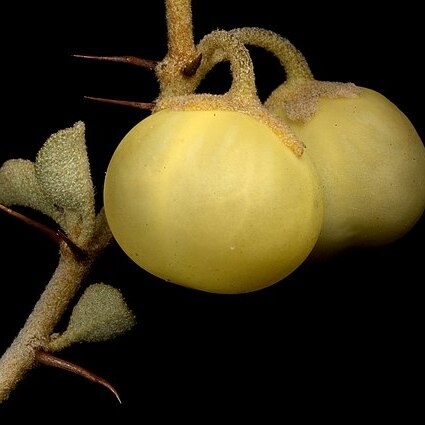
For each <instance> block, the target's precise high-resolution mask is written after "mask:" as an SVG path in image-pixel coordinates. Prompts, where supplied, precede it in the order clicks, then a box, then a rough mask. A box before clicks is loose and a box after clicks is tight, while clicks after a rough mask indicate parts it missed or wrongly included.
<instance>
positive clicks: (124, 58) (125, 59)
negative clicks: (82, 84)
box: [72, 55, 158, 71]
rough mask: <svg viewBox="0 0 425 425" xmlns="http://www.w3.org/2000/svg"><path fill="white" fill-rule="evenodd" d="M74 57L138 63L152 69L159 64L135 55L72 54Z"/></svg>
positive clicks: (131, 63)
mask: <svg viewBox="0 0 425 425" xmlns="http://www.w3.org/2000/svg"><path fill="white" fill-rule="evenodd" d="M72 56H73V57H74V58H82V59H94V60H98V61H108V62H120V63H129V64H130V65H136V66H138V67H140V68H146V69H149V70H151V71H153V70H155V68H156V66H157V65H158V62H157V61H154V60H151V59H142V58H137V57H135V56H92V55H72Z"/></svg>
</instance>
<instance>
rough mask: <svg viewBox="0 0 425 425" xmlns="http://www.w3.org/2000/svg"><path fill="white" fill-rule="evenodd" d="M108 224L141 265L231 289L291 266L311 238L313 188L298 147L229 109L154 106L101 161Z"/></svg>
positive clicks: (199, 285)
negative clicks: (157, 109) (105, 164)
mask: <svg viewBox="0 0 425 425" xmlns="http://www.w3.org/2000/svg"><path fill="white" fill-rule="evenodd" d="M104 202H105V211H106V216H107V220H108V223H109V226H110V228H111V231H112V233H113V235H114V237H115V238H116V240H117V242H118V244H119V245H120V246H121V247H122V249H123V250H124V251H125V252H126V254H127V255H128V256H129V257H130V258H131V259H132V260H134V261H135V262H136V263H137V264H138V265H139V266H141V267H142V268H144V269H145V270H147V271H149V272H150V273H152V274H154V275H156V276H158V277H160V278H162V279H165V280H168V281H171V282H174V283H177V284H181V285H184V286H187V287H191V288H196V289H200V290H204V291H209V292H217V293H241V292H248V291H253V290H257V289H260V288H263V287H266V286H268V285H271V284H273V283H275V282H277V281H279V280H281V279H283V278H284V277H285V276H287V275H288V274H289V273H291V272H292V271H293V270H294V269H296V268H297V267H298V266H299V265H300V264H301V263H302V262H303V261H304V259H305V258H306V257H307V256H308V255H309V253H310V251H311V250H312V248H313V246H314V244H315V243H316V240H317V238H318V235H319V232H320V228H321V225H322V218H323V206H322V193H321V188H320V186H319V184H318V179H317V176H316V174H315V171H314V167H313V166H312V165H311V163H310V161H309V159H308V156H307V155H302V156H301V157H299V156H297V155H295V154H294V153H293V152H292V151H291V150H290V149H288V148H287V147H286V146H285V145H284V144H283V143H282V141H281V139H280V138H279V136H278V135H277V134H276V133H275V132H273V131H272V130H271V129H270V128H269V127H268V126H267V125H265V124H263V123H262V122H260V121H258V120H256V119H255V118H253V117H252V116H249V115H247V114H244V113H240V112H234V111H222V110H215V111H189V110H186V111H174V110H163V111H160V112H157V113H154V114H153V115H151V116H149V117H148V118H146V119H145V120H143V121H142V122H140V123H139V124H138V125H136V126H135V127H134V128H133V129H132V130H131V131H130V132H129V133H128V134H127V135H126V136H125V138H124V139H123V140H122V142H121V143H120V145H119V146H118V148H117V150H116V151H115V153H114V155H113V157H112V159H111V162H110V164H109V167H108V170H107V174H106V180H105V189H104Z"/></svg>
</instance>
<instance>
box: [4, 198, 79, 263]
mask: <svg viewBox="0 0 425 425" xmlns="http://www.w3.org/2000/svg"><path fill="white" fill-rule="evenodd" d="M0 210H1V211H3V212H5V213H6V214H9V215H11V216H12V217H15V218H17V219H18V220H21V221H23V222H24V223H25V224H28V225H29V226H31V227H34V228H35V229H36V230H38V231H40V232H42V233H44V234H45V235H46V236H48V237H49V238H50V239H52V240H53V241H54V242H56V243H58V244H60V243H61V242H64V243H65V244H66V245H67V246H68V248H69V249H70V250H71V252H72V253H73V254H74V256H75V257H76V258H77V259H78V260H83V259H84V258H85V253H84V251H83V250H82V249H81V248H80V247H78V246H77V245H76V244H75V243H74V242H72V241H71V239H69V238H68V236H66V235H65V234H64V233H62V232H61V231H60V230H53V229H52V228H50V227H49V226H46V225H45V224H43V223H40V222H39V221H36V220H33V219H32V218H29V217H27V216H26V215H23V214H21V213H18V212H17V211H14V210H12V209H11V208H8V207H6V206H5V205H3V204H0Z"/></svg>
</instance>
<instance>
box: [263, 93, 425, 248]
mask: <svg viewBox="0 0 425 425" xmlns="http://www.w3.org/2000/svg"><path fill="white" fill-rule="evenodd" d="M270 99H271V101H270V102H268V107H269V109H271V110H272V111H273V112H274V113H275V114H277V115H278V116H279V117H280V118H281V119H283V120H284V121H285V122H286V123H287V124H289V126H290V127H291V129H292V130H293V131H294V133H295V134H296V135H297V136H298V137H299V138H300V139H301V140H302V141H303V142H304V143H305V144H306V146H307V150H308V152H309V154H310V158H311V159H312V161H313V162H314V163H315V165H316V168H317V172H318V174H319V176H320V178H321V181H322V184H323V189H324V209H325V214H324V225H323V229H322V232H321V235H320V237H319V240H318V243H317V246H316V247H315V249H314V251H313V254H314V255H316V256H323V255H329V254H332V253H335V252H338V251H340V250H341V249H343V248H346V247H352V246H360V245H369V246H373V245H375V246H377V245H383V244H386V243H388V242H391V241H393V240H395V239H397V238H399V237H401V236H402V235H404V234H405V233H407V232H408V231H409V230H410V229H411V228H412V227H413V225H414V224H415V223H416V222H417V220H418V219H419V218H420V217H421V215H422V213H423V211H424V208H425V148H424V145H423V144H422V141H421V139H420V138H419V136H418V134H417V132H416V131H415V129H414V127H413V125H412V124H411V123H410V121H409V120H408V118H407V117H406V116H405V115H404V114H403V113H402V112H401V111H400V110H399V109H398V108H397V107H396V106H395V105H394V104H393V103H391V102H390V101H389V100H388V99H386V98H385V97H384V96H382V95H380V94H379V93H377V92H375V91H373V90H369V89H365V88H361V89H360V92H359V94H358V96H356V97H350V98H337V99H332V98H326V97H321V98H320V100H319V103H318V109H317V111H316V113H315V114H314V115H313V117H312V118H311V119H310V120H307V121H301V120H299V121H295V120H290V119H289V118H288V117H287V114H286V112H285V110H284V109H283V107H282V106H281V105H282V102H278V99H276V98H273V95H272V96H271V98H270Z"/></svg>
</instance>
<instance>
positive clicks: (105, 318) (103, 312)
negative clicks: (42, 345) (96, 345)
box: [51, 283, 136, 350]
mask: <svg viewBox="0 0 425 425" xmlns="http://www.w3.org/2000/svg"><path fill="white" fill-rule="evenodd" d="M135 324H136V321H135V318H134V315H133V313H132V312H131V311H130V309H129V308H128V307H127V304H126V303H125V301H124V298H123V296H122V294H121V292H120V291H119V290H118V289H116V288H114V287H112V286H110V285H105V284H103V283H96V284H93V285H90V286H89V287H88V288H87V289H86V290H85V292H84V293H83V295H82V296H81V298H80V299H79V301H78V303H77V305H76V306H75V307H74V309H73V311H72V314H71V318H70V320H69V324H68V328H67V329H66V331H65V332H64V333H63V334H61V335H59V336H56V337H54V338H53V340H52V343H51V349H53V350H59V349H62V348H65V347H67V346H69V345H71V344H73V343H75V342H95V341H106V340H109V339H112V338H115V337H116V336H118V335H121V334H122V333H124V332H127V331H128V330H130V329H131V328H132V327H133V326H134V325H135Z"/></svg>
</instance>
